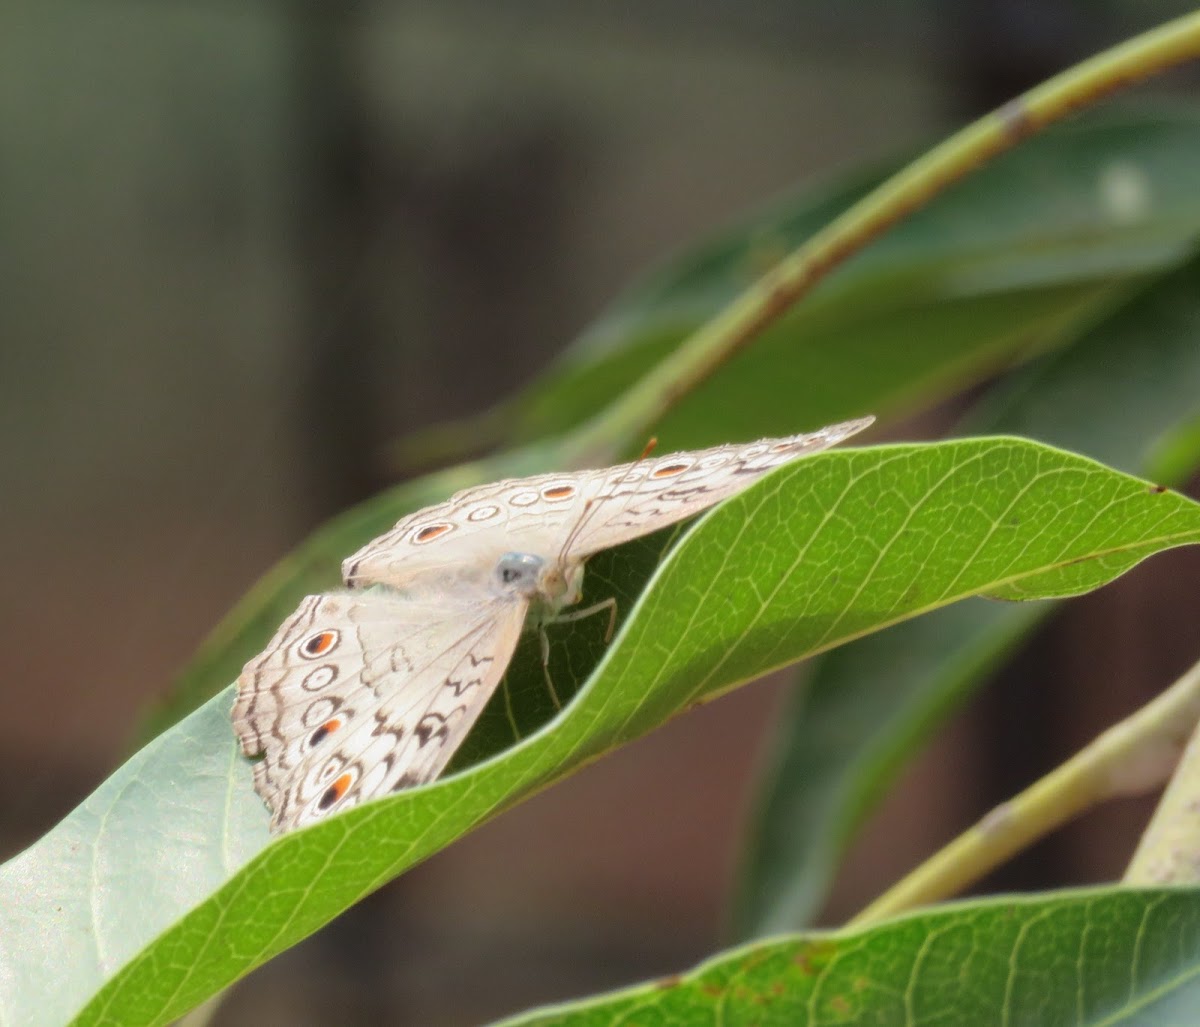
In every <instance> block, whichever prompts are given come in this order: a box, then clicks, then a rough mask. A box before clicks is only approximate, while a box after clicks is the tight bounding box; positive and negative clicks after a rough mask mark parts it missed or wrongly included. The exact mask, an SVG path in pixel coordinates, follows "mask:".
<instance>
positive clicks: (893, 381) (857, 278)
mask: <svg viewBox="0 0 1200 1027" xmlns="http://www.w3.org/2000/svg"><path fill="white" fill-rule="evenodd" d="M1197 164H1200V118H1198V116H1197V115H1196V113H1195V112H1194V111H1187V110H1180V111H1163V112H1158V113H1154V114H1148V113H1146V112H1141V113H1139V114H1137V115H1130V114H1128V113H1121V112H1113V111H1106V112H1101V113H1098V114H1095V115H1090V116H1088V117H1086V118H1083V119H1080V120H1079V121H1077V122H1074V123H1072V124H1070V125H1066V126H1061V127H1058V128H1056V129H1055V130H1054V131H1052V132H1049V133H1047V134H1046V135H1045V136H1043V137H1039V138H1037V139H1033V140H1030V141H1029V142H1028V143H1027V144H1026V145H1025V146H1023V147H1021V148H1020V149H1019V150H1017V151H1014V152H1013V153H1011V154H1009V155H1008V156H1006V157H1005V158H1004V159H1003V160H1002V161H1000V162H998V163H997V164H996V165H995V166H994V167H992V168H989V169H986V170H985V171H983V172H981V173H980V174H979V175H978V176H977V177H975V178H973V179H971V180H969V181H967V182H964V183H962V184H961V185H959V186H958V187H956V188H955V189H954V190H953V191H952V192H950V193H948V194H946V195H945V196H943V197H941V198H939V199H938V201H937V202H935V203H934V204H933V205H931V206H930V207H929V208H927V209H925V210H923V211H919V212H918V213H917V214H916V215H914V217H913V218H912V219H911V220H909V221H907V222H905V223H904V224H902V225H899V226H898V227H897V228H896V229H895V230H894V231H893V232H892V233H891V234H889V235H888V236H887V237H885V238H883V239H880V240H879V241H878V242H877V243H876V244H875V245H874V246H873V247H872V248H871V249H870V250H869V251H867V252H864V253H862V254H860V255H859V256H858V257H857V258H856V259H855V260H853V261H852V262H851V263H850V264H848V265H847V266H846V267H844V268H842V269H841V270H840V271H839V272H838V273H837V274H836V275H834V276H833V277H832V278H831V279H830V280H829V281H827V282H826V283H825V284H824V285H823V286H822V287H821V288H820V289H818V290H817V292H815V293H814V294H813V295H812V296H811V297H809V298H808V299H807V300H806V301H805V303H803V304H801V305H800V306H799V307H797V308H796V309H795V310H794V311H793V312H792V313H791V314H790V315H789V316H788V317H787V318H785V319H784V320H783V321H782V322H780V323H778V324H776V325H775V326H773V327H772V328H771V329H770V330H769V331H767V332H766V333H765V334H764V335H763V336H762V337H761V338H760V339H759V340H757V341H756V342H755V344H754V345H753V346H752V347H751V348H750V349H749V350H747V351H746V352H744V353H742V354H741V355H740V356H739V357H738V359H736V360H734V361H732V362H731V363H730V364H729V365H727V366H726V367H724V368H723V369H722V371H721V373H720V374H719V375H717V376H716V377H715V378H714V379H713V380H712V381H711V382H710V383H708V384H706V385H704V386H703V387H702V388H701V389H700V390H699V391H698V392H696V393H695V394H694V395H693V396H691V397H690V398H689V399H688V400H687V401H686V402H685V403H684V404H683V406H682V407H681V408H680V409H679V410H677V411H675V412H673V413H671V414H670V415H669V416H668V417H667V418H666V420H665V422H664V423H662V424H660V425H659V426H658V429H657V434H658V436H659V438H660V440H661V443H662V448H663V449H671V448H675V447H680V448H694V447H698V446H702V445H708V444H711V443H721V442H728V441H731V440H736V439H750V438H753V437H755V436H757V435H763V434H789V433H792V432H796V431H801V430H804V429H806V428H815V427H817V426H819V425H820V424H822V423H826V422H829V421H835V420H840V419H843V418H847V417H854V416H859V415H861V414H863V413H865V412H868V411H871V412H874V413H876V414H887V413H888V412H896V411H908V410H912V409H913V408H915V407H918V406H920V405H922V404H924V403H927V402H930V401H933V400H937V399H940V398H944V397H945V396H947V395H949V394H950V393H952V392H954V391H956V390H957V389H960V388H962V387H964V386H967V385H971V384H974V383H978V382H979V381H980V380H981V379H983V378H985V377H986V376H988V375H990V374H992V373H994V371H995V370H996V369H997V368H998V367H1004V366H1007V365H1008V364H1010V363H1011V362H1012V361H1013V360H1014V359H1018V358H1023V357H1025V356H1027V355H1029V353H1030V352H1031V351H1033V350H1036V349H1037V348H1039V347H1044V346H1047V345H1050V344H1051V343H1054V342H1061V341H1063V340H1065V339H1067V338H1069V337H1070V336H1071V335H1072V334H1073V333H1074V332H1076V331H1078V330H1080V329H1081V327H1082V325H1083V324H1085V323H1086V322H1087V321H1088V320H1089V319H1091V318H1094V317H1096V316H1099V313H1100V311H1102V310H1103V309H1104V308H1105V306H1106V305H1108V304H1110V303H1112V302H1114V299H1115V297H1114V289H1128V288H1130V287H1132V285H1133V284H1134V283H1135V282H1136V281H1137V280H1139V278H1140V277H1141V276H1144V275H1147V274H1154V273H1158V272H1161V271H1163V270H1164V269H1167V268H1170V267H1172V266H1174V264H1175V263H1176V262H1177V261H1178V260H1179V259H1181V257H1182V255H1183V254H1184V253H1186V250H1187V246H1188V244H1189V243H1190V241H1191V240H1192V239H1194V238H1195V236H1196V233H1197V231H1200V192H1198V191H1197V190H1196V189H1195V188H1193V182H1192V179H1191V176H1190V175H1189V174H1188V173H1187V169H1190V168H1192V167H1195V166H1196V165H1197ZM1122 183H1124V188H1125V192H1127V193H1129V194H1130V195H1132V196H1133V197H1134V199H1135V201H1136V200H1137V197H1141V198H1142V201H1139V202H1133V203H1132V204H1130V203H1128V202H1127V203H1126V205H1125V206H1123V207H1119V208H1118V207H1114V206H1113V202H1114V201H1113V199H1112V196H1111V195H1110V193H1112V192H1113V190H1114V188H1116V189H1117V191H1118V192H1119V191H1120V187H1121V186H1122ZM873 184H875V179H874V178H872V179H871V180H870V181H863V179H862V176H856V177H855V180H854V181H853V182H852V183H850V184H848V185H845V184H843V185H840V186H837V187H835V188H832V189H826V190H823V191H821V192H820V194H818V195H816V196H814V195H812V193H811V192H806V193H805V194H803V195H801V196H799V197H793V198H789V199H787V200H785V201H783V202H780V203H778V204H776V205H774V206H773V207H771V208H770V209H769V210H767V211H765V212H763V213H761V214H758V215H756V216H754V217H751V218H749V219H748V220H747V221H745V222H743V223H742V224H739V225H737V226H736V227H734V228H733V229H732V230H730V231H728V232H726V233H724V234H723V235H722V236H720V237H719V238H717V239H716V240H714V241H711V242H708V243H705V244H702V245H700V246H699V247H697V248H695V249H693V250H691V251H689V252H688V253H686V254H685V255H684V256H682V257H680V258H679V259H677V260H676V261H674V262H672V263H671V264H669V265H668V266H667V267H666V268H664V269H663V270H662V271H660V272H659V273H658V274H656V275H654V276H652V277H651V278H650V279H649V280H648V281H647V282H646V283H644V284H643V285H641V286H639V287H637V288H635V289H634V290H632V291H631V292H630V293H629V295H628V296H626V297H624V298H622V299H620V300H618V301H617V302H616V303H615V304H614V306H613V308H612V309H611V310H610V312H609V313H608V314H607V315H605V316H604V317H603V318H601V320H600V321H599V322H598V323H597V324H596V325H595V327H594V328H593V329H591V330H590V331H589V332H587V333H586V334H585V335H584V336H583V337H582V338H581V339H580V340H579V341H578V343H577V344H576V345H575V346H574V347H572V348H571V350H569V351H568V352H567V353H566V354H565V355H564V357H563V359H562V360H560V361H559V363H558V364H557V366H556V367H555V368H554V369H552V370H551V371H550V372H549V373H548V374H547V375H546V377H545V378H544V379H543V380H542V381H541V382H540V383H538V384H537V385H535V386H534V387H533V388H532V389H530V390H529V391H527V393H526V394H525V395H524V396H522V397H519V398H518V399H517V400H516V401H514V403H513V404H510V409H509V412H508V415H507V418H497V417H496V416H495V415H494V414H488V415H487V417H486V420H487V425H488V426H487V427H486V430H485V428H484V427H483V426H481V425H480V424H477V423H476V422H471V423H468V424H463V425H459V426H457V428H453V429H447V428H445V426H443V427H442V428H439V429H437V434H438V436H439V438H443V439H444V433H445V432H446V431H447V430H452V431H453V432H455V433H457V434H459V435H460V436H461V437H462V439H464V440H465V444H466V446H467V447H468V448H469V449H478V447H479V445H480V439H481V438H485V439H486V438H493V439H496V438H497V437H498V436H499V437H504V436H505V435H506V434H507V436H508V437H512V436H513V435H515V436H516V437H517V438H520V439H532V438H537V437H550V436H553V435H555V434H556V433H558V432H562V431H567V430H569V429H571V428H574V427H576V426H578V425H580V424H582V423H583V422H584V421H585V420H587V419H588V418H590V417H591V416H592V415H593V414H594V413H596V412H598V411H599V410H600V409H602V408H603V407H605V406H607V405H608V404H610V403H612V402H613V401H614V399H616V398H617V397H619V396H620V393H621V391H622V390H624V389H626V388H628V387H629V386H630V385H631V384H632V383H633V382H635V381H636V380H638V379H639V378H640V377H641V376H642V375H643V374H645V373H646V372H647V371H648V370H649V369H650V368H651V367H652V366H654V365H655V364H656V363H657V362H658V361H659V360H660V359H661V358H662V357H663V356H665V355H666V354H667V353H668V352H670V351H671V350H673V349H674V348H675V346H676V345H677V344H678V343H679V341H680V340H681V339H682V338H684V337H685V336H686V335H688V334H689V333H690V332H692V331H693V330H695V329H696V328H697V327H698V326H699V325H700V324H702V323H703V322H704V321H705V320H707V319H708V318H709V317H711V316H712V315H713V314H714V313H715V312H716V311H717V310H719V309H720V308H721V306H722V305H723V304H725V303H727V302H728V301H729V300H731V299H732V298H733V297H734V296H735V295H736V294H737V293H738V292H739V291H740V290H741V289H743V288H744V287H745V286H746V285H748V284H749V283H750V282H751V281H752V280H753V278H754V277H755V276H756V275H759V274H761V273H762V272H763V271H764V270H765V269H766V268H767V267H768V266H769V265H770V263H771V261H772V260H774V259H777V257H778V256H779V255H781V254H782V253H785V252H787V251H788V250H789V249H791V248H792V247H794V246H796V245H797V244H799V243H800V242H802V241H803V240H804V239H806V238H807V237H808V236H809V235H811V234H812V233H813V232H814V231H815V230H816V229H817V228H819V227H821V226H822V225H824V224H825V223H826V222H827V221H828V220H830V219H831V218H832V217H833V216H835V215H836V214H838V213H840V212H841V211H842V210H844V209H845V207H846V206H847V205H848V204H849V203H851V202H852V201H853V200H854V199H856V198H857V197H858V196H860V195H861V194H862V193H863V192H865V191H866V190H867V188H869V187H870V186H871V185H873ZM981 212H982V213H981ZM505 421H507V422H508V423H509V428H508V430H507V433H505V432H502V431H501V432H498V429H496V427H495V425H496V424H498V423H502V422H505ZM422 439H426V441H428V438H427V437H425V436H421V437H418V438H416V439H413V440H409V441H408V442H407V443H405V448H406V450H409V451H412V452H415V453H420V454H421V456H422V458H423V459H427V458H428V448H429V447H428V446H427V445H426V444H425V442H423V441H421V440H422ZM613 442H614V445H617V446H621V445H625V446H630V447H633V448H639V447H641V446H642V445H643V444H644V442H645V439H641V438H639V439H614V440H613ZM569 443H570V439H569V437H568V438H565V439H559V441H558V443H557V444H555V443H551V442H547V443H545V444H543V445H541V446H540V447H539V448H537V449H531V450H524V451H517V452H515V453H509V454H505V455H502V456H501V457H499V458H498V459H495V460H492V461H487V462H481V463H477V464H470V465H466V466H464V467H461V468H457V469H455V470H453V471H450V472H447V473H445V474H442V475H434V476H432V477H430V478H426V479H422V480H420V481H417V482H413V483H411V484H409V485H406V486H402V487H400V488H397V489H394V490H392V491H390V492H388V493H386V494H384V495H382V496H378V497H375V498H374V499H372V500H371V501H370V502H368V503H366V504H364V505H363V506H361V507H359V508H358V509H356V510H352V511H350V512H349V513H348V514H346V515H344V516H342V517H340V518H338V519H337V520H335V521H333V522H331V523H330V524H328V525H326V526H325V527H324V528H322V529H320V530H319V531H317V532H315V533H314V534H313V535H312V536H311V537H310V538H309V539H308V540H307V541H306V542H305V543H304V544H303V545H302V546H301V547H300V548H299V549H298V550H297V551H296V552H295V553H294V554H293V555H292V556H290V557H289V558H288V559H286V560H285V561H284V562H282V563H281V564H280V565H278V566H277V567H276V568H275V569H274V570H272V571H271V572H270V573H269V574H268V576H267V577H266V578H264V579H263V581H262V582H260V583H259V585H258V586H256V587H255V589H254V590H253V591H252V592H251V593H250V594H249V595H247V596H246V598H245V599H244V600H243V601H242V602H241V603H239V604H238V605H237V606H236V607H235V608H234V610H233V611H231V613H230V614H229V615H228V616H227V617H226V618H225V619H224V620H223V622H222V623H221V624H220V625H219V627H218V628H217V629H216V631H214V633H213V635H212V636H211V637H210V639H209V640H208V641H207V642H206V643H205V645H204V646H203V647H202V649H201V651H200V652H199V653H198V654H197V657H196V659H195V660H194V661H193V662H192V664H191V665H190V666H189V667H188V668H187V669H186V670H185V671H184V672H183V673H182V674H181V676H180V678H179V680H178V681H177V682H176V684H175V686H174V688H173V690H172V693H171V695H170V696H169V697H168V698H167V700H166V701H165V702H164V703H163V704H162V705H161V707H160V709H159V710H158V711H156V713H155V715H154V716H153V717H152V718H151V719H150V721H149V722H148V723H147V725H146V726H145V728H144V729H143V730H142V732H141V733H140V736H139V737H141V738H143V739H146V738H149V737H152V736H153V735H154V734H157V733H158V732H159V731H161V730H163V729H165V728H166V727H167V726H168V725H170V724H172V723H174V722H175V721H176V720H178V719H179V717H180V716H182V715H183V714H184V713H186V712H188V711H190V710H192V709H195V708H196V707H197V706H198V705H200V703H202V702H204V701H205V700H206V699H207V698H209V697H210V696H212V695H214V694H215V693H216V692H217V691H218V690H219V689H221V688H223V687H224V686H225V684H226V683H227V682H228V681H229V680H230V679H231V678H233V677H235V676H236V675H237V673H238V671H240V669H241V667H242V665H243V664H244V663H245V661H246V660H247V659H249V658H250V657H251V656H253V655H254V654H255V653H256V652H257V651H258V650H259V649H261V648H262V646H263V645H264V644H265V643H266V641H267V639H268V638H269V637H270V636H271V634H272V633H273V632H274V630H275V627H276V626H277V625H278V623H279V622H280V620H281V619H282V618H283V617H284V616H286V615H287V614H288V613H290V612H291V610H292V609H293V608H294V607H295V604H296V603H297V602H298V601H299V599H300V597H301V596H303V595H305V594H306V593H309V592H316V591H321V590H323V589H326V588H329V587H332V586H334V585H336V584H337V583H338V578H337V567H338V565H339V563H340V561H341V559H342V558H343V557H344V556H345V555H346V554H347V553H350V552H353V551H354V550H356V549H358V548H359V547H360V546H362V545H363V544H364V543H366V542H367V541H368V540H369V539H370V538H372V537H373V536H374V535H376V534H378V533H379V532H381V531H382V530H384V529H385V528H386V527H388V526H390V525H391V524H392V523H394V522H395V521H396V520H397V519H399V517H401V516H403V515H404V514H406V513H409V512H411V511H412V510H415V509H419V508H420V507H422V506H424V505H427V504H428V503H430V502H433V501H436V500H440V499H441V498H444V496H445V495H447V494H448V493H449V492H450V491H452V488H450V487H448V485H449V483H450V482H453V486H454V487H455V488H464V487H466V486H468V485H472V484H477V483H479V482H483V481H494V480H497V479H499V478H502V477H505V476H509V475H513V474H532V473H535V472H540V471H546V470H551V469H559V470H561V469H564V468H566V467H568V466H569V461H568V460H567V459H566V458H565V457H564V456H563V454H565V453H567V452H569V450H570V446H569Z"/></svg>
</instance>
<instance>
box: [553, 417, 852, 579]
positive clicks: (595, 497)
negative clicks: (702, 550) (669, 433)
mask: <svg viewBox="0 0 1200 1027" xmlns="http://www.w3.org/2000/svg"><path fill="white" fill-rule="evenodd" d="M874 420H875V419H874V418H873V417H862V418H859V419H858V420H854V421H843V422H841V423H840V424H831V425H828V426H827V427H825V428H821V429H819V430H817V431H815V432H808V433H806V434H803V435H790V436H788V437H786V438H780V439H761V440H760V441H758V442H750V443H743V444H734V445H726V446H715V447H713V448H712V449H698V450H692V451H689V452H683V453H671V454H670V455H668V456H662V457H650V458H649V459H646V460H639V461H636V462H635V463H632V464H624V465H622V466H620V467H613V468H610V469H609V470H608V471H605V472H603V474H604V480H603V483H602V485H601V487H600V488H599V489H597V490H596V491H595V492H594V493H593V494H592V496H591V497H590V498H589V500H588V509H587V510H586V511H585V512H584V513H583V515H582V517H581V519H580V522H579V524H578V526H577V527H576V528H575V529H574V531H573V532H572V534H571V536H570V540H569V543H568V544H567V546H566V548H565V551H564V552H563V553H562V556H563V561H564V563H567V564H572V563H577V562H578V561H580V560H583V559H585V558H586V557H588V556H591V555H592V554H593V553H597V552H599V551H600V550H602V549H610V548H612V547H613V546H616V545H619V544H620V543H622V542H627V541H629V540H630V539H634V538H639V537H640V536H642V535H648V534H650V533H651V532H653V531H657V530H658V529H659V528H665V527H666V526H667V525H668V524H674V523H675V522H676V521H681V520H683V519H684V518H686V517H691V516H692V515H694V514H698V513H700V512H702V511H704V510H707V509H708V508H709V507H710V506H714V505H716V504H717V503H719V502H721V500H723V499H728V498H729V497H730V496H733V495H736V494H737V493H739V492H741V491H742V490H743V489H746V488H749V487H750V486H751V485H753V484H754V483H755V482H756V481H758V479H759V478H761V477H762V476H763V475H765V474H767V473H768V472H769V471H773V470H774V469H775V468H776V467H780V466H782V465H783V464H787V463H791V461H793V460H796V459H798V458H799V457H802V456H808V455H809V454H812V453H816V452H819V451H821V450H823V449H829V448H830V447H832V446H836V445H837V444H838V443H839V442H843V441H845V440H846V439H848V438H849V437H850V436H851V435H856V434H857V433H858V432H860V431H862V430H863V429H864V428H866V427H867V426H868V425H870V424H871V423H872V422H873V421H874ZM547 555H549V554H547ZM553 555H557V553H555V554H553Z"/></svg>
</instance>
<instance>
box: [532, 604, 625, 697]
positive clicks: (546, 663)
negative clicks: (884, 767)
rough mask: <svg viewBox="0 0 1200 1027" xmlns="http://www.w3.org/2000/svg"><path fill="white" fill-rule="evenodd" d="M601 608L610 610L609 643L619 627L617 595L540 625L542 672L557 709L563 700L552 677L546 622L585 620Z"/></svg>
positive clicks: (557, 622) (606, 633) (607, 631)
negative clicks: (555, 688)
mask: <svg viewBox="0 0 1200 1027" xmlns="http://www.w3.org/2000/svg"><path fill="white" fill-rule="evenodd" d="M601 610H608V629H607V630H606V631H605V632H604V642H605V644H608V643H609V642H611V641H612V637H613V631H614V630H615V629H616V627H617V597H616V596H609V597H608V598H607V599H605V600H603V601H602V602H599V603H594V604H592V605H591V606H588V607H586V608H585V609H582V610H572V611H571V612H570V613H560V614H558V615H557V616H555V617H554V618H553V619H552V620H549V621H546V622H544V623H542V624H540V625H539V626H538V641H539V642H540V643H541V646H542V673H543V674H545V675H546V687H547V688H549V689H550V698H551V700H552V701H553V702H554V708H555V709H556V710H561V709H562V702H561V701H560V700H559V698H558V692H556V691H555V690H554V682H553V681H552V680H551V678H550V636H549V635H548V634H546V624H566V623H568V622H570V621H575V620H583V618H584V617H590V616H592V614H594V613H599V612H600V611H601Z"/></svg>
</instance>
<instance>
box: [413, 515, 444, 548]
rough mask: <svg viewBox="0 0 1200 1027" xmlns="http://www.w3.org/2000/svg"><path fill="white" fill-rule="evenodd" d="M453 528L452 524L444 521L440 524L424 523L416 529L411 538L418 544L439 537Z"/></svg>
mask: <svg viewBox="0 0 1200 1027" xmlns="http://www.w3.org/2000/svg"><path fill="white" fill-rule="evenodd" d="M453 530H454V525H453V524H448V523H446V522H444V521H443V522H442V523H441V524H426V525H425V527H423V528H418V529H417V531H416V533H415V534H414V535H413V538H412V540H413V541H414V542H415V543H416V544H417V545H419V546H420V545H424V544H425V543H426V542H432V541H433V540H434V539H435V538H441V537H442V536H443V535H445V534H446V533H447V532H450V531H453Z"/></svg>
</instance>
